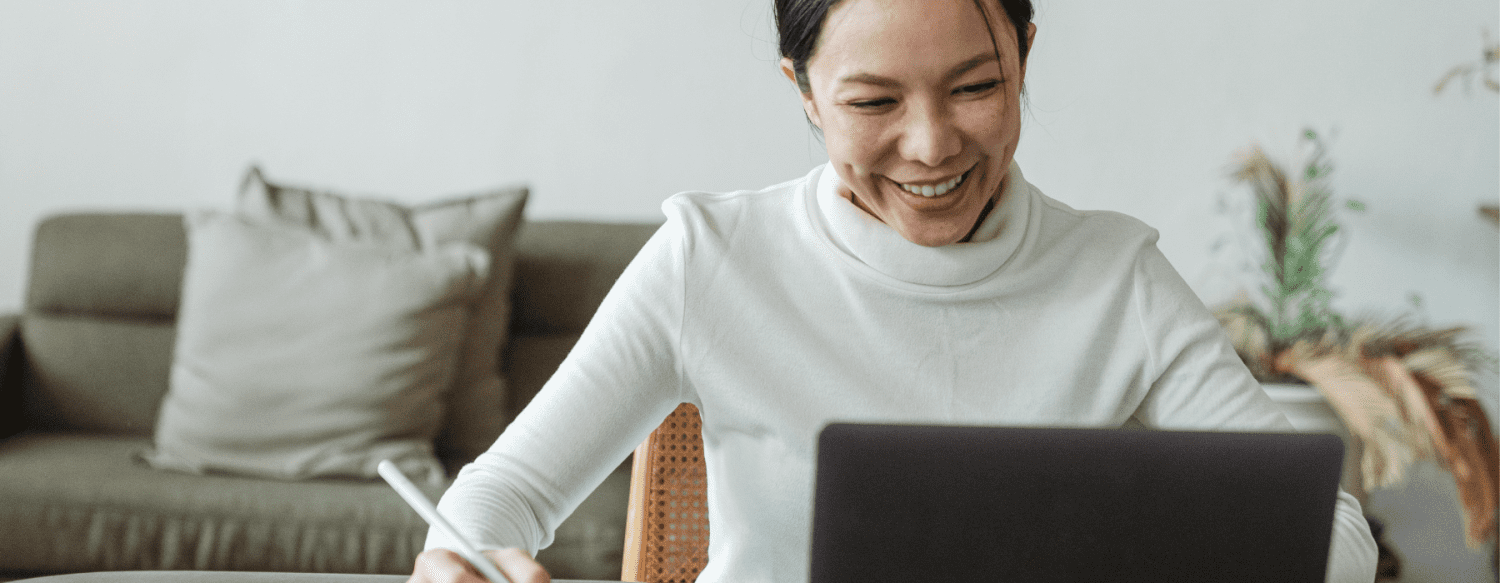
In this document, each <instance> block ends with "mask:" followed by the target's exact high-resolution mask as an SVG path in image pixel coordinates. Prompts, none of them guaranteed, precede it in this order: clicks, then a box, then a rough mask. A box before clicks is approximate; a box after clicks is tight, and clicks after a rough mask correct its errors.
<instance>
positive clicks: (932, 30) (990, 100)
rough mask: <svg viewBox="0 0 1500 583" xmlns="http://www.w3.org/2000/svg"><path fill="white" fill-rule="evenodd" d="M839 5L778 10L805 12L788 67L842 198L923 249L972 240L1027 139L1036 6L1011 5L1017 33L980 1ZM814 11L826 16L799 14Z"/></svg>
mask: <svg viewBox="0 0 1500 583" xmlns="http://www.w3.org/2000/svg"><path fill="white" fill-rule="evenodd" d="M834 4H835V3H832V2H793V1H786V0H783V1H781V2H778V3H777V11H778V14H798V15H799V16H801V15H805V16H806V18H805V19H802V20H799V21H798V22H797V23H795V24H792V26H793V27H796V26H797V25H798V24H800V25H802V27H799V28H804V29H805V30H803V31H799V32H803V34H793V35H787V34H785V31H786V29H787V28H789V27H788V24H790V23H785V22H784V23H783V25H782V29H783V36H782V51H783V53H784V54H786V55H787V56H785V57H783V58H782V60H781V69H782V72H783V74H785V75H786V76H787V78H789V79H791V80H792V81H793V82H795V83H796V84H797V87H798V88H799V89H800V90H801V92H802V107H803V109H804V110H805V111H806V112H807V117H808V119H809V120H811V121H812V123H813V125H815V126H817V127H818V128H819V129H820V130H822V132H823V136H824V138H825V139H826V141H827V144H828V158H829V161H830V162H831V166H832V168H833V169H834V171H836V172H837V173H838V175H839V178H840V179H842V181H843V187H842V188H841V189H840V190H839V195H840V196H842V197H844V198H846V199H849V200H850V201H851V202H853V203H854V204H855V206H857V207H859V208H860V209H862V210H864V211H865V212H867V213H870V214H871V215H873V216H875V217H876V218H878V219H880V220H881V221H882V222H884V223H886V224H887V225H890V227H891V228H892V229H895V230H896V232H898V233H900V234H901V236H903V237H905V238H907V239H908V240H910V241H911V242H913V243H916V244H918V245H926V246H937V245H947V244H950V243H956V242H961V241H966V240H968V239H969V238H970V237H972V236H973V233H974V229H976V228H977V227H978V226H979V223H980V221H982V220H983V219H984V217H985V216H986V215H987V214H988V213H989V211H990V210H991V209H992V208H993V207H994V203H995V197H996V196H998V194H999V192H1000V185H1001V183H1003V182H1004V181H1005V178H1006V174H1007V173H1008V171H1009V169H1010V163H1011V159H1012V157H1013V156H1014V155H1015V151H1016V143H1017V142H1018V141H1020V138H1021V111H1020V90H1021V86H1022V83H1023V82H1024V80H1025V77H1026V60H1025V55H1026V52H1027V47H1030V46H1031V44H1032V42H1033V40H1034V37H1035V34H1036V25H1034V24H1032V23H1031V22H1030V17H1031V3H1030V2H1029V1H1019V2H1017V1H1011V2H1006V3H1005V4H1006V12H1007V13H1009V14H1011V15H1012V18H1013V20H1014V22H1013V24H1014V25H1015V26H1014V27H1006V26H1003V25H1002V24H1001V21H1000V18H999V15H995V17H994V18H992V17H991V15H990V14H989V12H988V9H987V8H986V7H985V3H983V2H979V1H977V0H976V1H974V2H972V4H971V3H968V2H940V3H934V4H932V5H926V4H922V3H910V2H845V3H838V4H837V6H833V7H832V8H831V9H830V6H832V5H834ZM794 7H795V8H794ZM811 7H817V8H821V9H822V10H821V11H812V12H799V11H798V10H797V9H796V8H811ZM818 12H822V13H823V14H818ZM819 16H821V17H822V18H818V17H819ZM1016 17H1019V18H1016ZM819 21H826V24H823V25H822V26H821V27H819V26H817V23H818V22H819ZM809 23H810V24H809ZM820 28H821V31H819V29H820ZM936 37H944V38H946V39H948V40H949V41H950V42H941V43H935V42H931V40H932V39H933V38H936ZM806 38H814V39H817V43H816V44H815V45H814V44H811V43H806V42H803V41H802V39H806ZM788 39H797V41H796V42H791V43H789V42H788ZM789 44H790V45H791V46H790V47H789V46H788V45H789ZM814 48H815V49H816V51H814V50H813V49H814ZM789 49H790V50H789ZM970 178H973V180H970Z"/></svg>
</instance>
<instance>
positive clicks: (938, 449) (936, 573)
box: [811, 424, 1344, 583]
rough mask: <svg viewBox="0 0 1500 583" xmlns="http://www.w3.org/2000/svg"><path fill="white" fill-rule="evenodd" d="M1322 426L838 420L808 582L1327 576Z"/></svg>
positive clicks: (1334, 461)
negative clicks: (1152, 427) (1109, 426)
mask: <svg viewBox="0 0 1500 583" xmlns="http://www.w3.org/2000/svg"><path fill="white" fill-rule="evenodd" d="M1343 454H1344V447H1343V442H1342V441H1340V440H1339V438H1338V437H1336V436H1333V435H1324V434H1287V433H1208V432H1178V431H1147V430H1106V429H1064V428H1000V427H954V426H914V425H854V424H832V425H829V426H828V427H827V428H825V429H824V430H823V432H822V434H821V436H820V437H819V441H818V461H817V463H818V467H817V485H816V494H815V497H814V501H813V533H812V576H811V580H812V583H843V582H856V581H857V582H862V583H864V582H872V581H901V582H916V581H922V582H931V581H952V582H958V583H974V582H978V581H1016V582H1028V583H1029V582H1054V581H1055V582H1069V583H1076V582H1086V581H1101V582H1102V581H1109V582H1112V583H1129V582H1137V581H1139V582H1151V583H1163V582H1178V581H1213V582H1236V581H1245V582H1252V581H1253V582H1255V583H1268V582H1276V583H1298V582H1320V581H1323V577H1324V571H1325V568H1326V562H1327V559H1328V546H1329V537H1330V535H1331V532H1332V527H1333V507H1334V501H1335V498H1336V496H1337V489H1338V483H1339V474H1340V469H1341V464H1342V459H1343Z"/></svg>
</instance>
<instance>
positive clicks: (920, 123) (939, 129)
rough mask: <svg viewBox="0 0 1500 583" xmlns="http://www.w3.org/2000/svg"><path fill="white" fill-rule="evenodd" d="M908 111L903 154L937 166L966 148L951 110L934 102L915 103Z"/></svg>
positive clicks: (911, 158) (903, 137)
mask: <svg viewBox="0 0 1500 583" xmlns="http://www.w3.org/2000/svg"><path fill="white" fill-rule="evenodd" d="M908 111H909V112H910V113H908V114H907V119H906V128H905V132H904V135H902V137H901V156H902V157H903V158H905V159H907V160H912V161H915V162H921V163H922V164H925V165H927V166H933V167H936V166H941V165H942V164H943V162H945V161H947V160H948V159H949V158H951V157H953V156H956V155H958V153H959V151H961V150H962V149H963V140H962V139H961V138H960V137H959V132H958V128H957V127H955V126H954V124H953V118H952V116H950V115H949V114H948V112H946V111H943V110H942V109H941V108H938V107H932V106H926V107H913V108H911V109H909V110H908Z"/></svg>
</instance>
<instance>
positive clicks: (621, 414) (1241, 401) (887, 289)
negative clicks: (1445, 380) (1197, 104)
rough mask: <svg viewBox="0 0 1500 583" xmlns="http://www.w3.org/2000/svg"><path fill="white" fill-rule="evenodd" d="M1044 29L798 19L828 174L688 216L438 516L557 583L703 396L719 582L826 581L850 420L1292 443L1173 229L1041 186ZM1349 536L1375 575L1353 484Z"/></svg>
mask: <svg viewBox="0 0 1500 583" xmlns="http://www.w3.org/2000/svg"><path fill="white" fill-rule="evenodd" d="M1031 13H1032V10H1031V4H1030V2H1029V1H1028V0H805V1H795V0H777V3H776V14H777V19H778V30H779V32H780V35H781V51H782V57H783V58H782V60H781V70H782V73H783V74H784V75H785V76H786V77H787V78H788V80H789V81H791V82H792V83H793V85H794V86H795V88H796V90H797V94H798V95H799V96H800V100H801V104H802V106H803V110H804V112H805V113H806V115H807V118H808V120H809V121H810V122H811V123H813V124H814V125H815V126H816V127H817V128H819V129H820V130H821V132H822V135H823V137H824V139H825V141H826V144H827V149H828V157H829V163H828V164H826V165H822V166H819V167H817V168H814V169H812V171H810V172H809V173H808V174H807V175H805V176H803V177H802V178H798V179H794V180H790V181H787V182H783V183H780V184H776V185H773V186H770V187H766V188H764V189H761V190H754V191H737V192H729V193H702V192H687V193H681V194H678V195H676V196H673V197H672V198H670V199H668V200H667V202H666V203H665V204H663V205H662V209H663V211H664V212H665V214H666V215H667V221H666V223H665V224H664V225H663V226H662V227H661V229H660V230H659V231H658V232H657V233H656V234H655V235H654V236H653V237H652V239H651V241H650V242H648V243H647V244H646V245H645V247H644V248H643V249H642V250H641V251H640V253H639V254H638V255H637V256H636V258H635V260H634V261H633V262H632V263H631V265H630V267H629V268H628V269H626V271H625V272H624V273H623V274H622V275H621V276H620V278H619V280H618V281H617V282H616V283H615V286H614V288H613V289H612V290H611V292H610V294H609V296H608V297H607V298H606V299H605V300H604V302H603V304H601V305H600V307H599V309H598V311H597V312H596V313H595V314H594V317H593V320H592V321H591V323H590V324H589V326H588V328H587V329H586V330H585V331H584V333H583V335H582V337H581V338H580V339H579V340H578V343H577V345H576V346H575V347H574V348H573V350H572V352H571V353H570V354H569V356H568V358H567V360H566V361H564V362H563V363H562V365H561V366H560V367H559V368H558V370H557V372H556V373H555V374H554V375H553V376H552V378H551V379H550V380H549V381H548V382H547V384H546V386H545V387H543V389H542V391H541V392H540V393H539V394H538V395H537V396H536V398H535V399H534V400H532V401H531V404H530V405H529V406H528V407H527V408H526V410H525V411H523V412H522V413H521V415H520V416H518V417H517V419H516V420H515V422H514V423H512V424H511V425H510V426H509V427H508V428H507V429H506V431H505V433H504V434H503V435H502V436H501V437H500V439H499V440H498V441H496V443H495V444H494V446H493V447H492V448H491V449H490V450H489V451H488V452H487V453H485V454H483V455H481V456H480V457H479V459H477V460H476V461H475V463H473V464H471V465H469V466H467V467H465V468H464V469H463V471H462V472H461V473H460V475H459V477H458V479H457V480H456V482H455V483H454V485H453V487H452V488H451V489H449V490H448V492H447V493H446V494H445V495H444V497H443V499H442V501H441V502H440V503H439V508H440V509H441V510H442V511H443V512H444V513H445V514H447V515H448V516H450V517H453V518H454V522H455V526H456V527H457V529H458V530H459V531H460V533H461V535H462V536H463V537H464V538H467V539H469V540H471V541H473V542H474V543H476V544H477V545H478V546H479V547H481V548H484V549H490V550H489V551H488V553H487V554H488V556H489V557H490V558H491V559H492V560H494V561H495V562H496V563H497V564H498V565H499V566H500V567H501V569H502V570H504V571H505V572H506V574H507V576H509V577H510V578H511V579H512V580H513V581H542V580H545V579H546V573H545V572H544V571H543V570H542V569H541V567H540V566H539V565H538V564H537V563H535V562H534V561H532V560H531V555H532V554H534V553H535V551H536V550H537V549H538V548H540V547H543V546H546V545H547V544H548V543H549V542H550V539H551V536H552V532H553V531H554V530H555V529H556V528H557V526H558V524H559V523H560V522H561V521H562V519H563V518H565V517H566V516H567V515H568V514H569V513H570V512H571V511H572V510H573V508H575V507H576V506H577V505H578V504H579V503H580V502H581V501H582V500H583V498H584V497H585V496H586V495H587V494H588V493H589V492H590V491H591V490H592V489H593V488H594V486H595V485H597V484H598V483H599V482H600V480H602V479H603V478H604V476H605V475H606V474H607V473H608V472H609V470H610V469H611V468H614V467H615V466H616V465H617V464H618V463H619V462H620V461H621V460H622V459H623V458H624V457H625V456H626V455H627V454H629V452H630V451H631V450H632V449H633V448H634V446H635V444H637V443H639V442H640V441H641V440H642V438H644V437H645V436H646V435H647V434H648V433H650V432H651V430H652V429H654V428H655V427H656V425H657V424H658V423H660V422H661V420H662V418H663V417H665V416H666V415H667V414H668V413H669V412H670V411H672V410H673V409H675V408H676V407H677V406H678V404H679V403H684V402H686V403H691V404H693V405H695V406H697V408H698V410H699V411H700V413H701V415H702V426H701V429H702V433H701V434H702V437H703V444H704V450H703V451H704V460H705V462H706V466H707V467H706V470H707V477H708V479H707V484H708V488H707V490H708V496H707V498H708V514H709V523H710V524H711V533H712V534H711V537H710V540H709V549H708V557H709V560H708V564H707V566H706V567H705V568H704V569H703V571H702V573H701V575H700V577H699V579H698V580H699V581H777V582H785V581H792V582H795V581H805V580H806V579H807V578H808V576H809V556H808V553H809V538H810V532H811V528H810V521H811V516H812V512H811V510H812V509H811V500H812V491H813V476H814V468H815V461H816V460H815V457H816V452H815V451H814V450H815V444H816V440H817V435H818V433H819V432H820V431H821V430H822V428H823V427H824V426H826V425H827V424H828V423H829V422H831V421H835V420H837V421H853V422H897V423H924V424H969V425H1069V426H1085V427H1108V428H1113V427H1120V426H1122V425H1124V424H1126V423H1127V422H1136V423H1140V424H1143V425H1146V426H1148V427H1154V428H1164V429H1212V430H1225V431H1234V430H1238V431H1285V430H1290V429H1291V426H1290V425H1289V424H1288V423H1287V421H1286V418H1285V417H1284V416H1283V415H1282V414H1281V413H1280V411H1279V409H1278V408H1277V406H1276V404H1275V403H1273V402H1272V401H1271V400H1270V399H1269V398H1268V397H1267V396H1266V394H1265V393H1264V392H1263V391H1261V389H1260V385H1259V384H1258V383H1257V382H1256V381H1255V379H1254V378H1253V377H1252V376H1251V375H1250V372H1249V371H1248V370H1247V369H1246V368H1245V365H1244V364H1243V363H1242V362H1241V361H1240V359H1239V357H1238V356H1237V355H1236V354H1235V352H1234V350H1233V347H1232V346H1231V345H1230V344H1229V342H1228V338H1227V337H1226V336H1225V334H1224V332H1223V329H1222V328H1220V326H1219V324H1218V321H1217V320H1216V319H1215V318H1214V317H1213V315H1212V314H1210V313H1209V311H1208V310H1207V309H1206V308H1205V307H1204V306H1203V304H1202V302H1201V301H1199V300H1198V298H1197V296H1195V295H1194V294H1193V292H1192V290H1191V289H1189V288H1188V286H1187V285H1186V283H1184V282H1183V281H1182V278H1181V277H1180V276H1179V275H1178V274H1177V272H1176V271H1175V270H1174V269H1173V268H1172V266H1171V265H1170V264H1168V262H1167V260H1166V258H1165V257H1164V256H1163V255H1162V253H1161V251H1159V250H1158V249H1157V248H1156V239H1157V234H1156V231H1155V230H1153V229H1151V228H1150V227H1147V226H1146V225H1144V224H1142V223H1141V222H1140V221H1137V220H1135V219H1132V218H1130V217H1126V216H1124V215H1120V214H1117V213H1111V212H1101V211H1079V210H1075V209H1072V208H1070V207H1068V206H1067V205H1064V204H1063V203H1061V202H1058V201H1056V200H1053V199H1051V198H1049V197H1047V196H1046V195H1044V194H1042V193H1041V191H1040V190H1038V189H1037V188H1036V187H1035V186H1033V185H1031V184H1030V183H1028V182H1027V181H1026V179H1025V177H1024V176H1022V174H1021V170H1020V168H1019V167H1018V166H1017V164H1016V163H1015V162H1014V160H1013V158H1014V155H1015V152H1016V146H1017V142H1018V140H1019V136H1020V125H1021V115H1020V113H1021V112H1020V95H1021V87H1022V84H1023V83H1024V80H1025V76H1026V58H1027V55H1028V50H1029V47H1030V46H1031V44H1032V41H1033V39H1034V38H1035V35H1036V27H1035V26H1034V25H1032V23H1031V22H1030V20H1031ZM1333 521H1334V524H1333V533H1334V534H1333V540H1332V545H1331V547H1330V553H1329V562H1328V573H1329V580H1330V581H1337V582H1352V581H1360V582H1367V581H1370V580H1371V579H1372V578H1373V576H1374V565H1375V546H1374V541H1373V539H1372V538H1371V537H1370V532H1369V528H1368V525H1367V523H1366V522H1365V520H1364V518H1363V516H1362V514H1361V512H1360V507H1359V503H1358V502H1357V501H1356V500H1355V499H1354V498H1353V497H1351V496H1349V495H1347V494H1344V493H1339V495H1338V504H1337V509H1336V511H1335V515H1334V517H1333ZM1253 542H1254V541H1247V542H1246V544H1247V545H1248V544H1253ZM427 548H428V551H427V552H425V553H423V554H422V556H421V557H420V558H419V559H418V561H417V564H416V566H415V569H414V574H413V576H412V580H413V581H416V582H427V581H434V582H437V581H441V582H459V581H466V582H471V583H477V582H478V581H480V579H478V576H477V573H476V572H475V571H474V570H473V569H472V568H469V567H468V566H466V565H465V563H463V561H462V560H461V559H459V558H458V555H457V554H455V553H454V552H452V551H451V550H448V549H452V548H455V541H453V540H449V539H448V538H447V537H445V536H444V535H443V534H442V533H440V532H433V533H431V535H430V536H429V539H428V542H427ZM1111 575H1116V574H1100V578H1106V577H1109V576H1111Z"/></svg>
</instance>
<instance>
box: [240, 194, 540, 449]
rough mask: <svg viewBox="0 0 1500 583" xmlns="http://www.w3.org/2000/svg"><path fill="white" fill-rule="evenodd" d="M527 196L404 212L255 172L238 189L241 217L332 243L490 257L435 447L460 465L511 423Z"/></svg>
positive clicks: (450, 203) (475, 198) (443, 203)
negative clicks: (518, 269) (512, 342)
mask: <svg viewBox="0 0 1500 583" xmlns="http://www.w3.org/2000/svg"><path fill="white" fill-rule="evenodd" d="M526 196H527V191H526V188H525V187H520V186H517V187H511V188H502V189H499V190H496V191H493V192H490V193H486V194H480V195H476V196H471V197H464V198H455V199H450V200H444V201H439V202H435V203H429V204H422V205H417V206H405V205H400V204H396V203H392V202H386V201H382V200H376V199H372V198H354V197H348V196H344V195H340V194H335V193H332V192H326V191H315V190H310V189H305V188H293V187H288V186H284V185H278V184H274V183H271V182H269V181H267V180H266V178H265V176H264V175H263V174H262V173H261V171H260V169H259V168H254V167H252V168H251V169H250V170H249V171H248V172H247V173H246V175H245V179H244V182H243V183H242V184H241V186H240V195H239V200H238V205H237V211H238V212H239V213H240V214H241V215H242V216H245V217H248V218H252V219H258V220H276V221H281V222H288V223H293V224H296V225H300V226H302V227H304V228H306V229H309V230H311V231H313V232H316V233H318V234H320V235H321V236H323V237H325V238H328V239H330V240H333V241H344V242H365V243H371V244H379V245H386V246H390V247H395V248H401V249H413V250H415V249H428V248H431V247H434V246H438V245H443V244H445V243H452V242H467V243H471V244H473V245H476V246H479V247H481V248H484V249H486V250H487V251H489V254H490V279H489V281H488V282H487V283H486V284H485V286H484V289H483V290H482V291H481V292H480V293H479V295H478V297H477V298H476V299H475V301H474V302H473V303H472V304H471V306H470V311H469V332H468V335H467V336H466V337H465V338H464V344H463V348H462V349H461V350H460V353H459V357H458V368H457V372H456V374H455V377H454V383H453V390H452V391H451V392H450V393H448V394H447V396H446V401H447V416H448V418H447V420H446V421H445V422H444V424H443V426H444V429H443V433H442V434H440V435H439V437H438V441H437V449H438V453H439V455H441V456H442V457H443V458H445V459H449V460H452V461H456V462H460V463H461V462H467V461H470V460H472V459H474V458H475V457H477V456H478V455H479V454H481V453H483V452H484V451H485V450H486V449H489V446H490V445H491V444H493V443H494V441H495V438H497V437H499V436H500V432H501V431H502V430H504V429H505V425H506V424H507V423H509V421H510V419H509V418H507V417H506V413H505V404H506V399H507V394H506V385H505V381H504V379H502V378H501V377H500V372H499V371H500V362H499V360H500V351H501V349H502V348H503V347H504V346H505V341H506V335H507V333H508V331H509V325H510V308H511V306H510V293H511V287H512V279H513V276H512V273H513V271H514V252H513V250H512V243H513V242H514V241H515V237H516V231H517V228H518V227H519V226H520V222H521V211H522V208H523V207H524V205H525V203H526Z"/></svg>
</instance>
